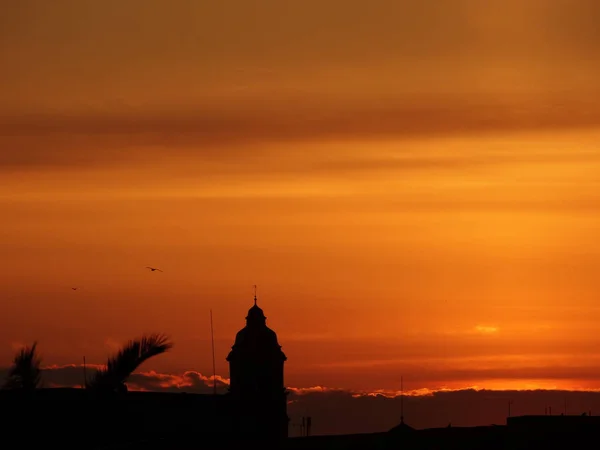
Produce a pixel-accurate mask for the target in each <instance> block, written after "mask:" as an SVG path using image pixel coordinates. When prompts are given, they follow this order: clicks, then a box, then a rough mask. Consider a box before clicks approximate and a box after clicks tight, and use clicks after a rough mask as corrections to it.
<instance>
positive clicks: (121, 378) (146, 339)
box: [88, 333, 173, 392]
mask: <svg viewBox="0 0 600 450" xmlns="http://www.w3.org/2000/svg"><path fill="white" fill-rule="evenodd" d="M172 347H173V343H172V342H171V341H170V340H169V338H168V337H167V336H165V335H164V334H159V333H154V334H150V335H144V336H142V337H141V338H139V339H134V340H131V341H129V342H128V343H127V344H125V345H124V346H123V348H122V349H121V350H119V351H118V352H117V354H116V355H114V356H112V357H110V358H108V361H107V363H106V367H105V368H104V369H100V370H99V371H98V372H96V374H95V375H94V377H93V378H92V380H91V381H90V382H89V383H88V388H90V389H95V390H100V391H111V392H116V391H120V390H122V389H124V387H125V382H126V381H127V379H128V378H129V376H130V375H131V374H132V373H133V372H134V371H135V370H136V369H137V368H138V367H139V366H140V365H141V364H143V363H144V362H145V361H147V360H148V359H150V358H152V357H153V356H156V355H160V354H161V353H165V352H167V351H168V350H170V349H171V348H172Z"/></svg>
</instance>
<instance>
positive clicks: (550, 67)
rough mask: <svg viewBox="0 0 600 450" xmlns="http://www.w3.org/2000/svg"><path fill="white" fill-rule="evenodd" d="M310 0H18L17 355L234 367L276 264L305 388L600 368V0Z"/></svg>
mask: <svg viewBox="0 0 600 450" xmlns="http://www.w3.org/2000/svg"><path fill="white" fill-rule="evenodd" d="M288 3H289V5H288ZM288 3H286V6H285V8H283V6H281V4H280V2H275V1H274V0H273V1H272V0H265V1H263V2H260V3H259V4H257V6H252V8H250V6H248V5H246V4H245V3H244V2H242V1H233V0H231V1H224V2H219V5H220V6H214V5H207V4H206V2H194V1H191V0H190V1H184V0H177V1H170V2H159V1H146V2H141V1H139V2H138V1H133V0H132V1H129V2H127V5H120V6H119V8H120V9H116V7H113V6H108V5H101V4H100V3H99V2H92V1H66V0H65V1H64V2H61V3H56V4H55V3H52V5H50V3H48V2H45V1H41V0H40V1H33V0H29V1H22V2H19V3H18V5H17V4H16V3H15V5H11V6H8V7H7V8H8V14H6V15H4V17H2V18H0V53H1V54H2V55H3V56H2V61H3V70H2V72H3V75H2V78H3V83H2V86H0V116H1V117H2V120H1V122H0V211H2V214H0V252H1V256H2V257H1V258H0V286H2V297H3V306H4V307H3V308H2V314H0V359H1V360H3V361H6V364H8V362H9V359H10V357H11V355H12V353H13V351H14V347H15V346H18V345H20V344H21V343H27V342H31V341H32V340H33V339H38V340H39V341H40V348H41V349H42V351H43V353H44V356H45V360H46V361H47V362H48V363H56V364H66V363H72V362H79V361H80V359H81V357H82V356H83V355H84V354H85V355H86V356H87V358H88V361H94V362H102V361H103V359H104V358H105V356H106V353H107V352H108V351H111V350H112V349H113V348H114V345H115V343H117V344H118V343H120V342H122V341H123V340H126V339H128V338H130V337H133V336H135V335H138V334H139V333H142V332H145V331H153V330H157V331H163V332H166V333H169V334H171V335H172V337H173V339H174V341H175V343H176V347H175V348H174V350H173V351H172V352H171V354H169V355H165V356H161V357H159V358H157V359H156V361H153V362H151V363H148V366H149V367H148V368H154V369H157V370H161V371H167V372H168V371H172V372H177V371H183V370H187V369H194V370H199V371H201V372H202V373H209V372H210V370H211V367H210V364H211V357H210V340H209V339H210V330H209V309H210V308H212V309H213V312H214V318H215V330H216V331H215V333H216V338H217V352H218V355H217V356H218V358H217V371H218V372H219V373H221V374H224V375H227V366H226V363H225V360H224V358H225V356H226V354H227V352H228V349H229V347H230V346H231V345H232V343H233V338H234V335H235V332H236V331H237V330H238V329H239V328H241V327H242V326H243V324H244V316H245V313H246V311H247V309H248V308H249V307H250V306H251V304H252V303H251V299H252V285H253V284H258V286H259V303H260V305H261V306H262V307H263V308H264V309H265V312H266V315H267V316H268V318H269V323H270V325H271V326H272V327H273V328H274V329H275V330H276V331H277V332H278V334H279V338H280V343H281V344H282V345H283V346H284V351H285V352H286V353H287V355H288V358H289V363H288V365H287V369H286V378H287V382H288V384H289V385H291V386H298V387H307V386H314V385H325V386H331V387H342V388H350V389H365V390H369V389H371V390H374V389H389V390H394V389H398V388H399V379H400V374H404V375H405V377H409V378H410V379H411V384H412V386H411V388H414V389H419V388H430V389H432V388H436V387H440V386H449V387H464V386H473V385H479V386H487V387H493V388H498V387H503V386H504V387H510V388H515V387H519V386H523V387H525V386H531V385H544V386H550V387H562V388H565V387H566V388H569V387H600V386H598V385H599V384H600V383H597V382H595V381H593V379H594V378H596V374H597V373H598V372H599V371H600V361H599V359H598V352H597V348H598V345H599V344H600V342H599V340H600V338H598V337H597V336H596V334H597V333H596V328H597V326H596V324H597V322H598V320H599V319H600V306H598V303H597V297H598V291H599V289H598V287H597V281H596V280H597V272H598V269H599V268H600V244H598V243H597V229H598V225H599V224H600V214H599V213H598V211H599V207H600V196H599V195H598V192H599V191H598V183H599V182H600V151H599V150H598V142H600V102H599V101H598V100H597V99H598V98H600V97H598V93H599V91H600V83H598V81H597V79H598V78H597V76H596V74H597V73H598V67H597V65H598V63H597V61H598V56H599V55H598V48H600V47H598V43H599V42H598V41H599V37H598V32H597V27H596V25H597V20H596V19H597V18H598V14H599V13H600V8H599V7H598V5H597V3H596V2H595V1H592V0H589V1H573V0H570V1H566V0H564V1H561V0H555V1H549V0H544V1H542V0H537V1H536V0H531V1H527V2H524V1H522V0H519V1H517V0H511V1H506V0H505V1H502V2H501V1H499V0H498V1H495V0H494V1H489V2H481V1H479V0H473V1H466V0H461V1H456V2H452V6H444V5H446V4H447V5H450V3H451V2H447V3H443V2H438V1H435V2H434V1H433V0H432V1H417V0H414V1H398V0H394V1H392V0H390V1H387V2H386V1H383V0H381V1H374V2H370V3H369V5H370V6H369V7H368V8H365V7H364V2H358V1H348V0H346V1H344V2H342V1H334V0H329V1H325V0H321V1H319V2H316V1H314V2H313V1H304V2H288ZM142 5H144V6H142ZM167 5H168V6H167ZM147 265H153V266H157V267H160V268H162V269H163V270H164V273H150V272H148V271H146V270H145V269H144V267H145V266H147ZM71 286H79V287H80V290H78V291H72V290H71V289H70V288H71Z"/></svg>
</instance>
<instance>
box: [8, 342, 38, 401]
mask: <svg viewBox="0 0 600 450" xmlns="http://www.w3.org/2000/svg"><path fill="white" fill-rule="evenodd" d="M41 364H42V359H41V358H40V356H39V355H38V354H37V342H34V343H33V345H31V346H27V347H23V348H22V349H21V350H19V351H18V352H17V354H16V355H15V357H14V359H13V364H12V367H11V368H10V370H9V371H8V376H7V378H6V382H5V383H4V386H3V389H23V390H33V389H36V388H37V387H38V386H39V385H40V382H41V379H42V370H41V369H40V365H41Z"/></svg>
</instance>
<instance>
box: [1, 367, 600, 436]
mask: <svg viewBox="0 0 600 450" xmlns="http://www.w3.org/2000/svg"><path fill="white" fill-rule="evenodd" d="M99 367H100V366H99V365H94V364H90V365H88V366H87V369H88V376H90V375H91V374H92V373H93V371H94V370H97V369H98V368H99ZM5 375H6V369H0V378H2V379H3V378H4V377H5ZM42 377H43V381H44V383H45V386H46V387H79V386H81V384H82V380H83V367H82V366H81V365H75V364H70V365H62V366H59V365H54V366H47V367H45V368H44V371H43V376H42ZM216 380H217V392H218V393H225V392H226V391H227V387H228V385H229V380H228V379H227V378H225V377H221V376H217V377H216ZM128 386H129V388H130V389H131V390H137V391H159V392H188V393H198V394H211V393H212V392H213V381H212V377H211V376H206V375H203V374H201V373H199V372H196V371H185V372H183V373H181V374H169V373H161V372H157V371H154V370H150V371H147V372H138V373H135V374H134V375H133V376H132V377H131V378H130V380H129V382H128ZM506 386H508V385H506ZM521 386H523V387H524V389H521V390H514V389H508V390H507V389H496V390H494V389H483V388H481V387H477V386H471V387H468V386H467V387H463V388H457V389H453V388H448V387H440V388H438V389H420V388H418V389H408V390H405V391H404V392H403V393H402V392H400V391H399V390H350V389H343V388H335V387H326V386H312V387H289V388H288V391H289V394H288V414H289V415H290V417H291V425H292V428H291V433H292V434H294V433H298V431H299V430H298V429H297V425H298V424H299V421H300V419H301V417H303V416H307V415H309V416H311V417H312V418H313V424H314V433H315V434H339V433H355V432H365V433H366V432H377V431H385V430H387V429H389V428H391V427H393V426H394V425H396V424H397V423H398V421H399V418H400V396H401V394H403V395H404V417H405V419H406V421H407V422H408V423H409V424H410V425H412V426H414V427H417V428H428V427H442V426H446V425H447V424H448V423H450V422H451V423H452V424H453V425H455V426H474V425H489V424H491V423H496V424H503V423H504V421H505V418H506V417H505V412H506V408H507V403H508V401H509V400H511V401H512V411H513V413H514V414H516V415H519V414H541V413H543V412H544V410H545V409H546V408H548V407H549V406H550V407H552V408H553V410H554V411H555V412H556V413H559V412H562V411H563V409H564V405H565V399H566V402H567V408H568V412H570V413H576V414H579V413H581V412H584V411H586V412H587V411H590V410H591V411H600V392H598V391H595V390H591V389H587V390H584V389H579V390H569V391H560V390H549V389H540V386H544V385H543V383H542V384H539V385H535V384H534V383H531V384H530V385H529V386H527V385H526V384H521ZM546 386H548V385H546ZM467 404H468V405H469V407H468V408H466V407H465V405H467Z"/></svg>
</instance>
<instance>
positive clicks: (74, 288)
mask: <svg viewBox="0 0 600 450" xmlns="http://www.w3.org/2000/svg"><path fill="white" fill-rule="evenodd" d="M71 289H73V290H74V291H76V290H77V289H79V288H76V287H72V288H71Z"/></svg>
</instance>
